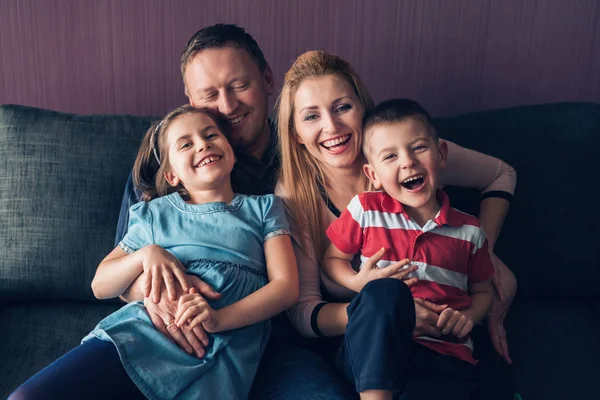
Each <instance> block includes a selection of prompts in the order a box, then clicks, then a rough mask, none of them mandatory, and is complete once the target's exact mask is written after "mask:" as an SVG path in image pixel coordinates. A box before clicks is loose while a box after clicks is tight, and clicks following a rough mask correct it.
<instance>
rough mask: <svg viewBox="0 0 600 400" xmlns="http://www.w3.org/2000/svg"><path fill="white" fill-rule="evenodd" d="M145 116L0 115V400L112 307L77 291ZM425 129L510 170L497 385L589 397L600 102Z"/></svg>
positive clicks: (471, 205)
mask: <svg viewBox="0 0 600 400" xmlns="http://www.w3.org/2000/svg"><path fill="white" fill-rule="evenodd" d="M152 120H153V118H151V117H134V116H117V115H99V116H78V115H72V114H63V113H58V112H53V111H47V110H41V109H36V108H29V107H23V106H14V105H5V106H2V107H0V360H1V364H0V398H4V397H6V396H7V395H8V394H9V393H10V391H12V390H13V389H14V388H15V387H16V386H18V385H19V384H21V383H22V382H23V381H24V380H26V379H27V378H28V377H29V376H31V375H32V374H34V373H35V372H37V371H38V370H40V369H41V368H43V367H44V366H46V365H47V364H49V363H50V362H52V361H53V360H55V359H56V358H57V357H59V356H60V355H62V354H64V353H65V352H66V351H68V350H69V349H71V348H73V347H74V346H76V345H77V344H78V343H79V341H80V339H81V338H82V337H83V336H84V335H85V334H86V333H87V332H89V331H90V329H91V328H92V327H93V326H94V325H95V324H96V322H98V321H99V320H100V319H101V318H102V317H104V316H105V315H107V314H108V313H110V312H112V311H113V310H115V309H116V308H117V307H119V306H120V304H119V302H118V301H112V302H111V301H103V302H100V301H97V300H95V299H94V297H93V295H92V292H91V289H90V282H91V279H92V276H93V274H94V270H95V268H96V266H97V265H98V263H99V262H100V260H101V259H102V258H103V257H104V256H105V255H106V254H107V253H108V252H109V251H110V250H111V249H112V247H113V240H114V234H115V228H116V222H117V215H118V212H119V206H120V203H121V198H122V194H123V187H124V184H125V180H126V178H127V175H128V173H129V171H130V169H131V166H132V164H133V160H134V157H135V153H136V151H137V147H138V144H139V142H140V140H141V137H142V135H143V133H144V132H145V130H146V129H147V127H148V126H149V124H150V122H151V121H152ZM436 125H437V127H438V129H439V131H440V136H441V137H444V138H448V139H450V140H454V141H456V142H457V143H459V144H462V145H464V146H467V147H470V148H473V149H477V150H480V151H483V152H485V153H488V154H492V155H496V156H498V157H500V158H502V159H504V160H506V161H507V162H508V163H510V164H511V165H512V166H514V167H515V169H516V170H517V172H518V174H519V176H518V186H517V193H516V197H515V199H514V201H513V204H512V207H511V211H510V215H509V217H508V219H507V220H506V223H505V227H504V230H503V233H502V235H501V237H500V240H499V241H498V244H497V253H498V254H499V255H500V257H501V258H502V259H504V261H505V262H506V263H507V265H509V266H510V267H511V268H512V269H513V271H514V272H515V274H516V276H517V279H518V281H519V295H518V297H517V299H516V301H515V304H514V305H513V307H512V309H511V312H510V314H509V319H508V321H507V326H508V330H509V341H510V346H511V355H512V357H513V361H514V366H513V367H512V368H511V370H510V376H509V377H508V378H506V377H504V378H503V382H502V383H501V384H502V385H513V387H514V391H515V392H518V393H520V394H521V396H522V398H523V399H526V400H531V399H569V400H574V399H594V398H600V390H599V389H597V388H596V382H595V380H596V379H597V377H598V376H600V339H599V338H598V336H597V334H598V332H600V295H599V293H600V291H599V289H598V282H599V281H600V251H599V250H598V249H599V246H598V243H597V242H598V239H599V238H600V235H599V234H598V233H596V232H597V229H598V226H600V217H598V212H597V210H596V207H595V205H596V198H595V197H593V195H592V193H594V192H595V191H594V190H593V187H594V186H595V185H596V184H597V183H596V182H598V177H597V172H598V171H600V168H599V167H598V164H597V159H598V150H599V149H600V105H597V104H586V103H571V104H550V105H541V106H531V107H521V108H513V109H506V110H497V111H489V112H480V113H474V114H468V115H462V116H458V117H454V118H443V119H437V120H436ZM449 192H450V196H451V201H452V203H453V204H454V205H455V206H457V207H459V208H461V209H463V210H465V211H470V212H472V213H476V212H477V204H478V195H477V193H476V192H473V191H469V190H463V189H456V188H450V189H449ZM484 381H485V382H493V381H494V380H493V379H492V378H491V377H487V378H486V379H484ZM487 388H488V390H489V392H490V393H492V392H493V391H494V386H493V385H492V384H491V383H490V384H489V386H488V387H487ZM490 396H491V395H490ZM480 397H481V398H489V396H488V395H486V394H483V395H481V396H480Z"/></svg>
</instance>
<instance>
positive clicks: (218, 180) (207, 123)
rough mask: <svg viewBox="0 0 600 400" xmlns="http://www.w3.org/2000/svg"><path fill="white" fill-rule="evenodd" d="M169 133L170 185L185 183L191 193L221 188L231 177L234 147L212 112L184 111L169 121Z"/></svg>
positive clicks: (167, 147) (167, 146)
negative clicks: (210, 113) (213, 118)
mask: <svg viewBox="0 0 600 400" xmlns="http://www.w3.org/2000/svg"><path fill="white" fill-rule="evenodd" d="M166 135H167V136H166V148H165V149H164V150H165V151H166V152H167V153H168V155H169V170H168V172H166V173H165V178H166V180H167V182H169V184H170V185H172V186H177V185H178V184H180V183H181V184H182V185H183V186H184V187H185V188H186V190H187V191H188V192H190V194H191V193H193V192H194V191H199V190H214V189H219V188H221V187H222V185H223V184H224V183H227V182H228V181H229V179H230V178H229V176H230V174H231V170H232V169H233V164H234V163H235V156H234V154H233V149H232V148H231V145H230V144H229V142H228V141H227V138H225V135H223V133H222V132H221V131H220V130H219V128H218V127H217V124H216V123H215V122H214V121H213V120H212V118H210V117H209V116H208V115H206V114H204V113H189V114H184V115H181V116H179V117H177V118H175V119H174V120H173V121H172V122H171V123H170V124H169V127H168V128H167V131H166Z"/></svg>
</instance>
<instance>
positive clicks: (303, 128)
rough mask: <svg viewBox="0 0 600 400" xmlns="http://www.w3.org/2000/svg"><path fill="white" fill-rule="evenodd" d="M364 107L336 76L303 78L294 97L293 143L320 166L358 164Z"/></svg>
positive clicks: (337, 166)
mask: <svg viewBox="0 0 600 400" xmlns="http://www.w3.org/2000/svg"><path fill="white" fill-rule="evenodd" d="M364 112H365V111H364V108H363V106H362V104H361V102H360V100H359V99H358V96H357V95H356V93H355V92H354V89H353V88H352V86H351V85H350V83H349V82H348V81H346V80H345V79H344V78H342V77H340V76H338V75H324V76H319V77H313V78H308V79H305V80H304V81H303V82H302V83H301V84H300V86H299V87H298V91H297V92H296V96H295V98H294V115H293V118H294V126H295V127H296V140H297V141H298V142H299V143H301V144H303V145H304V146H305V147H306V150H308V152H309V153H310V155H311V156H313V157H314V158H315V159H317V161H319V163H321V164H322V165H328V166H330V167H334V168H346V167H351V166H354V165H355V164H356V163H357V162H359V163H360V160H359V156H360V154H361V145H362V119H363V115H364Z"/></svg>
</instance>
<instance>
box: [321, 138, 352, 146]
mask: <svg viewBox="0 0 600 400" xmlns="http://www.w3.org/2000/svg"><path fill="white" fill-rule="evenodd" d="M348 138H350V135H344V136H340V137H339V138H337V139H331V140H326V141H324V142H323V143H321V144H322V145H323V146H325V147H332V146H335V145H336V144H340V143H343V142H345V141H346V140H348Z"/></svg>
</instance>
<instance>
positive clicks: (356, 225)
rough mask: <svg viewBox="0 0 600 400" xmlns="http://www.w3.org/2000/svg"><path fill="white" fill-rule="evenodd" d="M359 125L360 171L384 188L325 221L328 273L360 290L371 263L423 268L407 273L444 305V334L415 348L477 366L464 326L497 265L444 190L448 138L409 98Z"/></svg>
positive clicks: (481, 310) (484, 307)
mask: <svg viewBox="0 0 600 400" xmlns="http://www.w3.org/2000/svg"><path fill="white" fill-rule="evenodd" d="M363 132H364V141H363V152H364V154H365V156H366V158H367V162H368V163H367V164H365V165H364V167H363V171H364V173H365V174H366V175H367V177H368V178H369V180H370V181H371V183H372V184H373V186H374V187H375V188H376V189H378V190H381V191H378V192H364V193H361V194H359V195H357V196H355V197H354V198H353V199H352V201H351V202H350V204H349V205H348V208H347V209H346V210H345V211H344V212H343V213H342V215H341V216H340V218H339V219H337V220H336V221H334V222H333V223H332V224H331V225H330V227H329V228H328V229H327V235H328V237H329V239H330V240H331V245H330V246H329V249H328V250H327V253H326V255H325V258H324V269H325V272H326V274H327V275H329V277H330V278H332V279H333V280H334V281H336V282H338V283H339V284H341V285H343V286H345V287H347V288H349V289H352V290H354V291H356V292H360V291H361V290H362V288H363V287H364V285H365V284H367V283H368V282H369V281H371V280H373V279H377V268H374V267H375V265H376V266H377V267H379V268H385V267H390V268H398V267H399V266H400V265H403V264H405V263H406V260H407V259H409V260H410V264H411V265H412V266H413V268H414V266H416V267H417V269H416V270H415V271H414V272H412V273H411V274H410V275H409V277H411V279H408V280H406V281H405V282H406V283H407V284H408V285H409V286H410V287H411V292H412V294H413V297H415V298H422V299H425V300H428V301H431V302H433V303H435V304H438V305H447V308H446V309H445V310H444V311H442V312H441V313H440V315H439V318H438V322H437V328H438V329H439V330H440V333H441V334H442V336H441V337H440V338H436V339H434V338H430V337H416V338H414V341H415V342H416V343H414V344H412V345H409V346H412V348H414V347H415V346H417V347H419V352H420V353H419V354H421V350H422V348H421V347H420V346H426V347H428V348H429V349H431V350H433V352H432V363H435V362H436V360H437V359H441V358H440V357H442V358H445V359H447V358H448V357H447V356H451V357H454V358H455V359H458V360H462V361H458V360H454V361H453V362H456V363H460V364H464V363H463V362H467V363H471V364H475V363H476V361H475V359H474V358H473V356H472V350H473V344H472V341H471V340H470V339H469V337H468V334H469V333H470V332H471V330H472V329H473V326H474V324H476V323H478V322H479V321H481V320H482V319H483V318H484V317H485V315H486V314H487V312H488V311H489V308H490V306H491V304H492V289H491V284H490V282H489V278H490V277H491V276H492V275H493V271H494V270H493V265H492V262H491V259H490V254H489V251H488V246H487V241H486V239H485V234H484V232H483V230H482V229H481V228H480V227H479V223H478V221H477V219H476V218H475V217H473V216H470V215H467V214H464V213H461V212H459V211H457V210H454V209H452V208H451V207H450V205H449V201H448V197H447V195H446V194H445V193H444V192H443V191H441V190H439V189H438V187H439V178H438V175H439V171H440V169H441V168H444V166H445V164H446V157H447V146H446V143H444V142H440V141H439V140H438V137H437V134H436V131H435V129H434V127H433V125H432V124H431V119H430V117H429V114H428V113H427V112H426V111H425V110H424V109H423V108H422V107H421V106H420V105H419V104H417V103H416V102H414V101H411V100H405V99H396V100H388V101H385V102H383V103H380V104H379V105H377V107H375V108H374V109H373V110H372V111H370V112H369V113H368V114H367V115H366V116H365V121H364V127H363ZM384 249H385V250H384ZM384 251H385V253H384ZM359 252H360V254H361V261H362V263H363V267H364V268H361V270H360V271H359V272H356V271H354V269H353V268H352V266H351V261H352V259H353V257H354V255H355V254H357V253H359ZM369 259H371V260H370V262H366V261H369ZM375 263H376V264H375ZM417 343H418V344H417ZM440 354H441V355H443V356H440ZM443 362H444V363H445V364H447V360H444V361H443ZM450 365H452V364H450ZM410 366H411V361H410V360H409V361H407V367H410ZM461 368H462V367H461ZM409 369H410V368H409ZM451 372H452V371H448V373H451ZM382 394H383V393H382ZM388 394H389V393H388ZM385 397H387V396H385V395H384V396H382V398H385ZM465 398H466V397H465Z"/></svg>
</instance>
